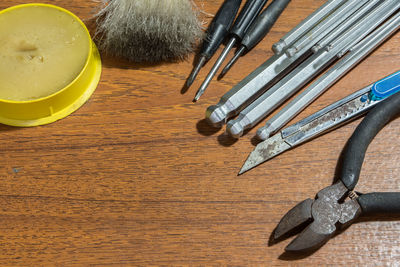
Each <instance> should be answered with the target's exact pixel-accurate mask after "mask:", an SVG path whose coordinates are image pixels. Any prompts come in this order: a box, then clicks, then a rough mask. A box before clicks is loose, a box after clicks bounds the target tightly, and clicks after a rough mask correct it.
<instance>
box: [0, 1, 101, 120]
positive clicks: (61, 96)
mask: <svg viewBox="0 0 400 267" xmlns="http://www.w3.org/2000/svg"><path fill="white" fill-rule="evenodd" d="M29 7H46V8H51V9H56V10H58V11H61V12H63V13H64V14H68V15H69V16H70V17H72V18H73V20H74V21H76V22H77V23H79V24H80V25H81V26H82V28H83V29H84V31H85V34H87V37H88V38H87V39H88V43H87V44H86V45H87V46H89V47H88V51H89V52H88V55H87V58H86V61H85V63H84V66H83V68H82V70H81V71H80V73H79V74H78V75H77V76H76V77H75V79H73V80H72V81H71V82H70V83H69V84H68V85H67V86H65V87H64V88H62V89H60V90H58V91H55V92H54V93H52V94H50V95H46V96H44V97H40V98H37V99H32V100H31V99H29V100H23V101H19V100H18V101H15V100H9V99H1V98H0V123H2V124H7V125H12V126H20V127H29V126H37V125H43V124H48V123H52V122H54V121H57V120H59V119H62V118H64V117H66V116H68V115H69V114H71V113H72V112H74V111H76V110H77V109H78V108H80V107H81V106H82V105H83V104H84V103H85V102H86V101H87V100H88V99H89V98H90V96H91V95H92V94H93V92H94V91H95V89H96V87H97V85H98V83H99V80H100V76H101V58H100V54H99V52H98V50H97V47H96V45H95V44H94V42H93V41H92V39H91V37H90V34H89V31H88V30H87V28H86V26H85V24H84V23H83V22H82V21H81V20H80V19H79V18H78V17H77V16H75V15H74V14H73V13H71V12H69V11H68V10H65V9H63V8H60V7H57V6H54V5H49V4H36V3H35V4H23V5H18V6H14V7H10V8H7V9H4V10H2V11H0V17H1V16H2V15H3V14H6V13H7V12H13V11H15V10H20V9H24V8H29ZM85 48H86V47H85ZM21 79H23V77H21Z"/></svg>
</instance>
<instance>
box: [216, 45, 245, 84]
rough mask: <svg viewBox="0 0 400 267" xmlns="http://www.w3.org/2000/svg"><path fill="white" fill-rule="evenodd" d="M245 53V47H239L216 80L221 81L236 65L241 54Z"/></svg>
mask: <svg viewBox="0 0 400 267" xmlns="http://www.w3.org/2000/svg"><path fill="white" fill-rule="evenodd" d="M245 51H246V47H245V46H241V47H240V48H239V49H238V51H237V52H236V53H235V55H234V56H233V57H232V58H231V60H230V61H229V62H228V64H226V66H225V68H224V69H223V70H222V71H221V73H220V74H219V76H218V80H221V79H222V78H223V77H224V76H225V74H226V73H227V72H228V71H229V70H230V69H231V68H232V66H233V65H234V64H235V63H236V61H237V60H238V59H239V57H241V56H242V55H243V53H244V52H245Z"/></svg>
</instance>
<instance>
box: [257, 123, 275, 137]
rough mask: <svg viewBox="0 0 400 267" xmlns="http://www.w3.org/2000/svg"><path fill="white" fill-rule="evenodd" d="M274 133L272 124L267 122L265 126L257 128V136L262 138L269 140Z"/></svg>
mask: <svg viewBox="0 0 400 267" xmlns="http://www.w3.org/2000/svg"><path fill="white" fill-rule="evenodd" d="M272 134H273V129H271V125H269V124H268V123H267V125H265V126H264V127H261V128H260V129H258V130H257V137H258V138H259V139H260V140H263V141H264V140H267V139H268V138H269V137H270V136H271V135H272Z"/></svg>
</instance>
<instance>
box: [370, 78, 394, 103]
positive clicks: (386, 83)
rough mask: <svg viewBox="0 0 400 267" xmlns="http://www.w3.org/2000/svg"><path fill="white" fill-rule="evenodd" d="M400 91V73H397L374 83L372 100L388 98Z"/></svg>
mask: <svg viewBox="0 0 400 267" xmlns="http://www.w3.org/2000/svg"><path fill="white" fill-rule="evenodd" d="M399 90H400V71H398V72H395V73H393V74H391V75H389V76H387V77H385V78H383V79H382V80H379V81H377V82H376V83H374V85H373V86H372V89H371V99H382V98H386V97H388V96H390V95H393V94H394V93H396V92H398V91H399Z"/></svg>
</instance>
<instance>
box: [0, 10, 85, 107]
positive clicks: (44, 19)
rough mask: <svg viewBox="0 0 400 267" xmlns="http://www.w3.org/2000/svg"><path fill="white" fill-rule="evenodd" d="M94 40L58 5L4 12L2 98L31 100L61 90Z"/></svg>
mask: <svg viewBox="0 0 400 267" xmlns="http://www.w3.org/2000/svg"><path fill="white" fill-rule="evenodd" d="M89 46H90V40H89V37H88V34H87V32H86V30H85V29H84V28H83V27H82V25H81V24H80V23H79V22H78V21H76V19H75V18H74V17H72V16H71V15H69V14H68V13H65V12H62V11H60V10H58V9H55V8H50V7H46V6H28V7H24V8H17V9H13V10H10V11H7V12H4V13H2V14H0V99H4V100H11V101H29V100H35V99H38V98H42V97H46V96H49V95H51V94H53V93H55V92H57V91H59V90H61V89H62V88H64V87H65V86H67V85H68V84H69V83H71V82H72V81H73V80H74V79H75V78H76V77H77V75H78V74H79V73H80V72H81V71H82V69H83V67H84V65H85V62H86V60H87V58H88V53H89Z"/></svg>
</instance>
